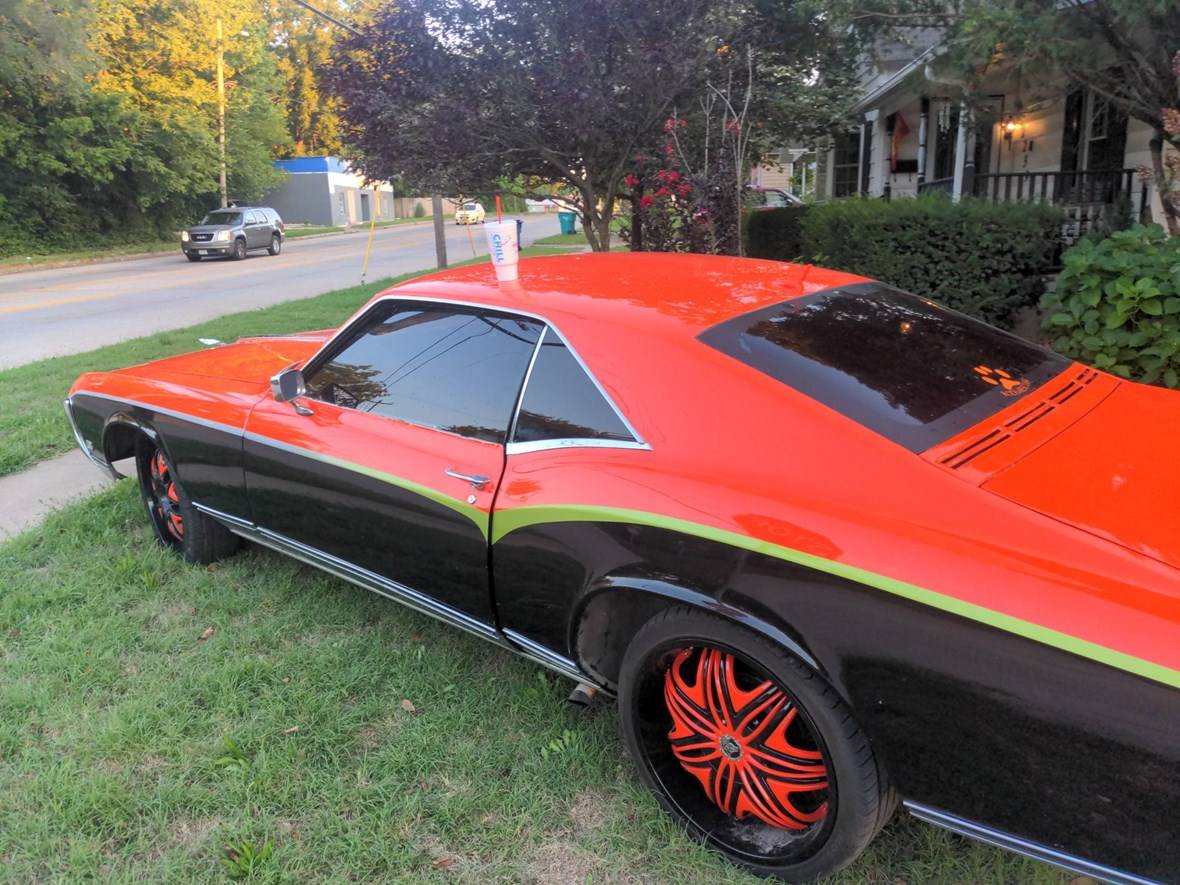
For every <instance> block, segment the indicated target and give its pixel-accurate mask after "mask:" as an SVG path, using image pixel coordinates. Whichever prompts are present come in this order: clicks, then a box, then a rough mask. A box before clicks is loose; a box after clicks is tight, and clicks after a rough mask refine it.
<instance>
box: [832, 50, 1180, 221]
mask: <svg viewBox="0 0 1180 885" xmlns="http://www.w3.org/2000/svg"><path fill="white" fill-rule="evenodd" d="M907 37H908V39H906V40H905V41H902V40H895V41H893V42H890V43H888V44H886V45H880V46H878V47H877V51H876V52H875V53H874V54H873V57H872V58H870V59H866V63H865V70H864V74H863V76H862V80H861V86H860V97H859V99H858V101H857V102H856V104H855V106H854V109H853V110H854V113H855V115H856V118H857V120H858V121H859V126H857V127H856V128H854V129H851V130H849V131H848V132H845V133H841V134H838V135H836V136H835V137H833V138H832V139H831V140H830V141H829V143H827V144H826V145H824V146H823V147H822V148H821V150H820V151H819V162H818V169H817V198H818V199H831V198H834V197H844V196H849V195H853V194H864V195H866V196H871V197H881V198H885V199H890V198H894V197H902V196H913V195H915V194H926V193H933V192H938V193H945V194H947V195H948V196H950V197H951V198H952V199H955V200H958V199H960V198H961V197H962V196H965V195H970V196H973V197H978V198H981V199H985V200H992V201H1003V202H1009V201H1036V200H1044V201H1047V202H1050V203H1053V204H1056V205H1059V206H1061V207H1062V208H1063V209H1064V210H1065V211H1066V215H1067V218H1068V221H1067V223H1066V226H1065V230H1063V235H1064V238H1065V239H1066V240H1067V241H1072V240H1073V239H1076V238H1077V237H1078V236H1080V235H1081V234H1082V233H1084V232H1085V231H1086V230H1087V229H1089V227H1090V225H1091V224H1092V223H1093V222H1094V221H1095V220H1096V219H1097V218H1099V217H1100V216H1102V215H1103V214H1104V213H1107V212H1111V211H1115V210H1116V209H1117V211H1121V212H1127V213H1129V214H1130V215H1131V216H1132V217H1134V218H1136V219H1140V220H1148V219H1155V220H1161V219H1162V218H1163V212H1162V209H1161V207H1160V203H1159V196H1158V194H1155V193H1154V192H1153V191H1154V189H1153V188H1152V187H1151V185H1150V184H1149V183H1146V182H1143V181H1140V179H1139V177H1138V176H1137V174H1136V169H1137V167H1139V166H1144V165H1150V163H1151V157H1150V152H1149V146H1148V142H1149V140H1150V138H1151V129H1150V127H1148V126H1147V125H1146V124H1144V123H1142V122H1140V121H1138V120H1133V119H1128V118H1127V116H1126V115H1125V114H1123V113H1121V112H1120V111H1119V110H1118V109H1116V108H1115V107H1113V106H1111V105H1110V104H1108V103H1107V102H1106V101H1105V100H1104V99H1103V98H1102V97H1101V96H1099V95H1096V94H1094V93H1092V92H1090V91H1088V90H1086V89H1084V88H1077V87H1074V86H1072V85H1071V84H1070V83H1068V82H1067V81H1066V79H1065V78H1064V76H1062V77H1058V78H1055V79H1054V78H1052V77H1049V78H1047V79H1046V80H1045V81H1044V82H1040V83H1033V84H1029V83H1027V82H1022V81H1020V80H1019V79H1018V78H1017V77H1016V76H1015V75H1014V74H1013V72H1012V71H1011V70H1009V69H1006V68H1005V65H1004V63H1003V60H1002V58H1001V59H999V60H995V61H994V62H993V64H991V65H990V66H989V69H988V74H987V76H986V79H985V80H984V82H983V84H982V89H978V90H976V91H975V92H974V93H973V95H972V97H971V100H970V101H968V100H966V98H965V95H966V93H965V84H964V83H962V82H961V81H958V80H955V79H954V78H953V77H952V76H951V75H950V73H949V72H948V71H947V70H945V66H943V65H940V56H941V55H942V52H943V47H942V46H941V45H940V43H939V35H938V33H937V32H934V31H929V30H927V31H915V32H912V33H910V34H908V35H907ZM1096 63H1097V62H1096Z"/></svg>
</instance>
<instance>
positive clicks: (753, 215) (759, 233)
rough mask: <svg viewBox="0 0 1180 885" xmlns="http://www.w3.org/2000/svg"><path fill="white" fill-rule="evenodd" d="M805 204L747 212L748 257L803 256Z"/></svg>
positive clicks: (793, 257) (793, 259)
mask: <svg viewBox="0 0 1180 885" xmlns="http://www.w3.org/2000/svg"><path fill="white" fill-rule="evenodd" d="M807 209H808V207H807V206H788V207H787V208H785V209H761V210H758V211H756V212H750V213H747V215H746V254H747V255H749V256H750V257H751V258H777V259H779V260H780V261H797V260H798V259H799V258H801V257H802V256H803V238H802V234H803V229H802V224H803V216H804V215H805V214H806V213H807Z"/></svg>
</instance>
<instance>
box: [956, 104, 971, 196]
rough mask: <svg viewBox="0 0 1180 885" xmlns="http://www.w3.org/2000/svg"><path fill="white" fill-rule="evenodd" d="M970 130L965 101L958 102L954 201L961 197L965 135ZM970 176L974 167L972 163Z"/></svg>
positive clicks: (965, 159) (964, 162)
mask: <svg viewBox="0 0 1180 885" xmlns="http://www.w3.org/2000/svg"><path fill="white" fill-rule="evenodd" d="M970 132H971V125H970V116H969V112H968V110H967V102H965V101H961V102H959V131H958V132H956V133H955V178H954V181H953V182H952V188H951V199H953V200H954V201H955V202H956V203H957V202H959V200H960V199H962V197H963V179H964V177H965V176H964V173H965V172H966V167H967V137H968V135H969V133H970ZM971 172H972V177H974V173H975V169H974V163H972V170H971Z"/></svg>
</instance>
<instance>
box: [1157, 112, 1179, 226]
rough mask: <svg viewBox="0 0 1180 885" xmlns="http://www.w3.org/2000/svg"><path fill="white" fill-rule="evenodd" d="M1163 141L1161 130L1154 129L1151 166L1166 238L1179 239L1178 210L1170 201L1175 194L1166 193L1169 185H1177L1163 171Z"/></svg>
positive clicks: (1165, 171) (1163, 136) (1163, 135)
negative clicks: (1166, 229) (1162, 214)
mask: <svg viewBox="0 0 1180 885" xmlns="http://www.w3.org/2000/svg"><path fill="white" fill-rule="evenodd" d="M1164 139H1165V134H1164V132H1163V130H1161V129H1156V130H1155V134H1154V135H1152V137H1151V166H1152V171H1153V172H1154V173H1155V186H1156V188H1157V189H1158V190H1159V194H1160V205H1161V206H1163V208H1164V220H1165V221H1166V222H1167V228H1168V236H1170V237H1180V208H1177V206H1176V203H1175V202H1174V201H1173V200H1172V199H1171V197H1174V196H1175V195H1176V194H1175V193H1170V192H1169V191H1168V185H1169V184H1171V185H1172V186H1173V187H1175V186H1176V184H1177V183H1176V182H1174V181H1171V179H1170V176H1169V175H1168V173H1167V170H1165V169H1164V144H1165V141H1164Z"/></svg>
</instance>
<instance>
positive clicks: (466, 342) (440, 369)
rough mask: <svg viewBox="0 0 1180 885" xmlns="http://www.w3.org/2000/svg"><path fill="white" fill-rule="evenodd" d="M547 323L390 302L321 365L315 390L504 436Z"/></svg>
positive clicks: (311, 385)
mask: <svg viewBox="0 0 1180 885" xmlns="http://www.w3.org/2000/svg"><path fill="white" fill-rule="evenodd" d="M541 329H542V327H541V324H540V323H538V322H534V321H532V320H526V319H522V318H519V317H509V316H504V315H501V314H496V313H492V312H486V311H473V310H463V309H457V308H450V307H440V306H435V305H414V304H410V303H404V302H403V303H399V302H386V303H384V304H382V305H380V306H379V307H378V308H376V310H375V312H374V313H373V314H372V315H371V316H370V317H369V319H368V321H367V322H366V323H365V324H364V325H363V326H362V327H361V328H359V329H358V330H357V331H356V332H355V333H353V334H352V335H351V336H350V338H349V340H347V341H346V342H345V344H344V347H343V349H341V350H339V351H338V352H337V353H336V354H335V355H334V356H333V357H332V358H331V360H329V361H328V362H326V363H324V364H322V365H320V366H319V367H318V368H315V369H313V371H312V373H311V376H310V377H309V378H308V380H307V388H308V396H311V397H314V398H315V399H319V400H322V401H324V402H328V403H333V404H335V405H338V406H343V407H345V408H349V409H356V410H358V411H361V412H372V413H374V414H377V415H385V416H387V417H389V418H397V419H398V420H401V421H407V422H409V423H411V424H418V425H421V426H424V427H433V428H436V429H438V430H445V431H447V432H448V433H456V434H459V435H461V436H468V437H472V438H474V439H481V440H486V441H488V442H497V443H502V442H503V441H504V438H505V436H506V435H507V433H508V425H509V422H510V421H511V420H512V411H513V408H514V407H515V405H516V399H517V397H518V396H519V394H520V385H521V383H522V381H523V379H524V373H525V371H526V369H527V368H528V364H529V360H530V359H531V358H532V355H533V350H534V349H535V346H536V342H537V339H538V337H539V336H540V334H541Z"/></svg>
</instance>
